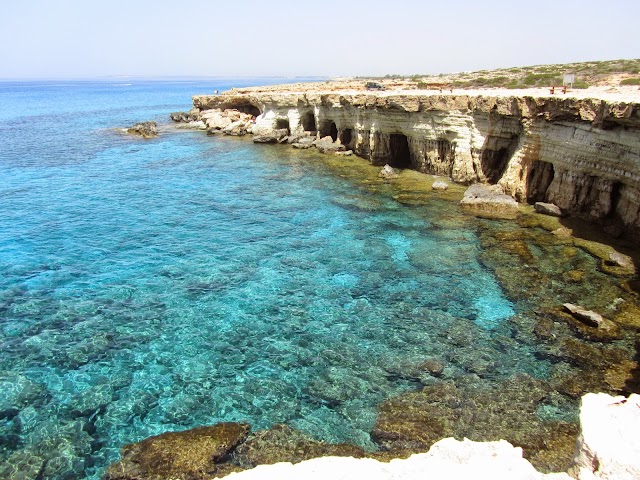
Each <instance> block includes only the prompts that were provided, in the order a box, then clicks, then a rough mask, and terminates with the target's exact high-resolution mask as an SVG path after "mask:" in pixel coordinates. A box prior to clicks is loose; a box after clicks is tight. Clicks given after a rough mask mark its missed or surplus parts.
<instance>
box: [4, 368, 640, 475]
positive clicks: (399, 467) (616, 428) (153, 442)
mask: <svg viewBox="0 0 640 480" xmlns="http://www.w3.org/2000/svg"><path fill="white" fill-rule="evenodd" d="M436 363H437V362H436ZM433 367H434V368H437V369H440V366H437V365H435V364H434V365H433ZM523 380H524V382H525V383H526V384H527V385H528V387H530V388H528V389H527V390H520V389H519V388H517V386H516V390H510V391H509V394H510V395H506V394H504V393H503V394H502V395H498V397H500V398H503V404H504V405H507V404H509V402H510V401H511V400H512V399H513V398H514V396H513V395H512V394H513V393H516V395H515V397H518V398H515V400H516V402H517V401H518V400H522V399H523V398H524V396H526V395H527V394H528V392H529V391H530V390H531V389H533V390H539V389H540V382H537V385H536V381H533V383H532V381H531V380H527V379H523ZM514 386H515V385H514ZM472 391H473V389H472ZM518 392H520V393H518ZM437 393H438V398H437V401H438V402H445V403H447V404H451V405H449V406H446V407H444V410H442V407H438V406H437V405H436V404H434V403H433V402H429V401H426V402H425V401H421V402H420V403H419V405H420V408H419V409H416V410H415V411H412V410H411V409H410V410H409V411H407V413H406V415H408V416H409V417H411V418H413V419H416V418H418V417H422V418H423V419H424V420H421V421H420V423H421V424H422V425H423V427H426V428H423V429H422V430H420V431H419V430H416V431H415V432H413V433H411V432H410V431H409V430H407V429H406V428H405V427H401V430H398V431H392V430H393V428H392V430H389V431H388V432H387V433H388V434H389V436H388V437H387V440H389V441H390V442H404V443H406V442H409V443H413V444H414V445H413V447H414V448H423V449H424V450H427V449H428V452H427V453H419V454H414V455H411V456H410V457H409V458H407V459H404V460H401V459H391V461H390V462H389V463H383V462H380V461H378V460H377V459H374V458H363V457H364V456H365V452H364V451H363V450H362V449H360V448H359V447H356V446H354V445H346V444H341V445H332V444H326V443H324V442H320V441H317V440H314V439H313V438H311V437H309V436H308V435H305V434H303V433H301V432H299V431H296V430H294V429H292V428H290V427H288V426H286V425H275V426H273V427H272V428H270V429H268V430H263V431H258V432H255V433H253V434H251V435H249V434H248V433H249V426H248V425H245V424H238V423H221V424H217V425H213V426H210V427H198V428H194V429H192V430H187V431H184V432H172V433H165V434H162V435H158V436H155V437H150V438H148V439H146V440H143V441H142V442H139V443H135V444H131V445H126V446H125V447H124V448H123V449H122V460H121V461H120V462H117V463H114V464H113V465H111V467H109V469H108V471H107V473H106V475H105V477H104V478H105V480H138V479H139V480H154V479H157V480H160V479H167V478H172V479H184V480H187V479H189V480H206V479H208V480H211V479H213V478H223V477H224V478H229V479H231V480H236V479H237V480H244V479H247V480H268V479H272V478H273V479H278V480H286V479H288V478H291V479H298V478H305V479H314V478H317V479H322V480H325V479H327V478H344V479H351V478H369V479H381V480H382V479H385V480H386V479H389V480H391V479H396V478H402V479H403V480H412V479H416V480H418V479H423V478H427V476H428V478H433V479H443V480H448V479H451V478H454V479H456V478H461V479H462V478H464V479H467V478H481V479H484V478H497V479H505V480H506V479H509V480H513V479H523V480H524V479H526V480H534V479H539V480H543V479H557V480H570V479H571V477H570V476H569V475H567V474H566V473H550V474H543V473H540V472H538V471H536V469H535V468H534V467H533V466H532V464H531V463H529V461H528V460H525V459H524V458H523V450H522V448H520V447H514V446H513V445H512V444H511V443H509V442H508V441H506V440H498V441H486V442H476V441H471V440H469V439H467V438H464V440H463V441H459V440H456V439H454V438H444V439H442V436H443V434H447V433H448V434H451V433H453V432H452V431H451V427H452V426H453V424H454V423H459V424H460V425H462V424H468V427H469V428H470V431H471V432H475V433H474V435H478V433H477V432H476V430H477V429H476V427H477V426H479V427H480V429H481V430H482V429H484V430H486V432H485V433H484V434H480V435H481V436H483V435H485V434H488V435H489V436H490V437H491V436H493V437H494V438H500V436H501V435H502V434H504V433H507V434H508V432H509V430H510V428H511V426H512V425H511V424H512V423H514V422H515V423H518V422H519V423H522V424H525V423H530V418H529V419H528V418H527V417H532V416H535V415H536V411H537V408H535V405H534V404H531V405H529V407H533V408H528V407H527V406H526V405H525V404H520V405H518V404H516V405H514V406H513V407H511V406H510V408H511V409H512V410H513V413H512V416H509V417H508V418H505V417H502V418H501V417H500V415H501V414H502V413H503V412H504V409H503V408H495V407H491V406H489V405H488V404H487V408H486V411H484V412H481V414H480V415H477V416H474V415H473V412H471V413H472V415H471V416H470V417H469V418H466V417H468V416H469V415H468V412H467V411H466V408H460V404H459V402H456V401H454V398H453V397H451V395H450V393H451V392H449V394H447V392H446V391H439V392H437ZM443 393H444V395H442V394H443ZM491 397H493V398H497V397H496V395H495V394H493V395H491ZM461 398H467V395H464V396H463V397H461ZM468 402H471V403H469V405H466V406H473V405H476V404H478V405H480V406H481V407H482V404H483V403H485V402H483V401H482V400H481V398H480V397H477V396H476V398H469V400H468ZM534 403H535V402H534ZM466 406H465V407H466ZM523 406H525V408H524V410H523V409H522V407H523ZM425 407H426V411H423V409H424V408H425ZM474 408H475V409H478V407H477V406H475V407H474ZM482 408H484V407H482ZM439 409H440V410H439ZM447 409H449V410H450V412H449V414H447V412H446V410H447ZM454 411H455V412H454ZM519 412H520V413H519ZM443 413H444V414H443ZM478 413H480V412H478ZM383 414H384V412H383ZM451 415H453V416H454V417H456V416H457V417H458V418H457V419H455V418H453V417H452V416H451ZM452 420H453V422H452ZM471 422H472V423H473V424H472V423H471ZM410 423H411V422H410ZM580 423H581V427H582V430H581V433H580V435H579V436H578V439H577V440H575V438H576V437H575V435H573V441H572V442H571V445H570V446H571V447H573V448H574V452H575V453H574V456H573V463H572V464H571V465H570V468H569V472H570V473H571V474H572V475H573V477H574V478H577V479H578V480H614V479H615V480H632V479H637V478H640V455H638V452H640V437H639V436H638V434H637V432H638V431H640V395H635V394H633V395H631V396H630V397H629V398H625V397H622V396H619V397H612V396H610V395H607V394H587V395H585V396H584V397H583V399H582V406H581V409H580ZM445 424H447V425H448V426H446V427H445ZM379 425H380V424H379ZM393 425H394V424H392V423H388V424H387V427H393ZM558 425H560V424H558ZM433 426H436V428H433ZM556 427H557V426H556ZM556 427H554V426H550V428H549V429H548V431H547V434H548V435H547V437H546V438H545V439H542V438H541V439H539V441H540V442H541V444H544V446H545V448H546V449H547V450H548V451H549V452H551V453H555V452H554V450H555V449H557V448H558V446H559V445H560V444H559V443H558V442H557V441H556V440H554V439H553V438H551V436H550V434H553V435H555V436H556V437H557V436H558V435H559V432H558V431H557V428H556ZM460 432H461V431H458V430H456V435H459V436H460V437H461V438H462V437H465V435H464V434H460ZM407 434H408V436H407ZM378 435H379V433H378ZM437 438H441V439H440V440H437ZM436 440H437V441H436ZM522 441H523V438H516V439H515V442H517V443H522ZM524 443H525V444H527V443H528V442H527V441H524ZM562 443H564V442H562ZM381 445H382V446H384V443H382V444H381ZM407 446H408V445H407ZM405 447H406V446H405ZM562 448H564V447H562ZM410 451H411V450H410V449H409V450H407V448H404V449H400V450H392V451H391V452H387V453H391V454H393V452H396V453H400V454H404V455H405V456H406V455H407V452H410ZM414 451H415V450H414ZM370 455H372V456H374V457H376V458H378V459H383V460H388V459H389V455H388V454H387V455H385V452H376V453H373V454H370ZM314 457H322V458H314ZM539 460H540V459H538V461H539ZM532 461H533V460H532ZM289 462H291V463H289ZM298 462H299V463H298ZM20 465H21V468H22V467H24V468H25V469H26V468H29V467H28V465H27V464H26V463H24V464H20ZM34 468H40V467H38V465H35V467H34ZM245 469H250V470H246V471H242V470H245ZM15 472H16V474H17V475H19V472H18V471H17V470H16V471H15ZM12 478H13V477H12ZM15 478H18V477H15ZM20 478H22V477H20Z"/></svg>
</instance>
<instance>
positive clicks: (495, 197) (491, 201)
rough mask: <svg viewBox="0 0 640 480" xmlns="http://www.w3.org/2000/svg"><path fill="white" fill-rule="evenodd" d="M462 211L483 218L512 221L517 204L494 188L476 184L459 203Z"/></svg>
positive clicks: (516, 212)
mask: <svg viewBox="0 0 640 480" xmlns="http://www.w3.org/2000/svg"><path fill="white" fill-rule="evenodd" d="M460 205H461V206H462V209H463V210H465V211H466V212H468V213H471V214H473V215H476V216H478V217H483V218H496V219H514V218H516V216H517V215H518V202H516V201H515V200H514V199H513V198H511V197H510V196H509V195H505V194H504V193H502V192H501V190H498V189H496V188H495V186H494V187H489V186H487V185H481V184H479V183H476V184H474V185H471V186H470V187H469V188H468V189H467V191H466V192H464V197H463V198H462V200H461V201H460Z"/></svg>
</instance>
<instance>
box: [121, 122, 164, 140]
mask: <svg viewBox="0 0 640 480" xmlns="http://www.w3.org/2000/svg"><path fill="white" fill-rule="evenodd" d="M127 133H129V134H132V135H140V136H141V137H142V138H151V137H155V136H156V135H158V124H157V123H156V122H140V123H136V124H135V125H133V126H131V127H129V128H127Z"/></svg>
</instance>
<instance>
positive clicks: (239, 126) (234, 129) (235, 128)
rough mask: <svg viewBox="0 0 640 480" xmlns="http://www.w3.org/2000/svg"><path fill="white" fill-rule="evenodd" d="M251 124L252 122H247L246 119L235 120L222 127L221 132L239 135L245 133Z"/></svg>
mask: <svg viewBox="0 0 640 480" xmlns="http://www.w3.org/2000/svg"><path fill="white" fill-rule="evenodd" d="M251 124H252V122H248V121H246V120H237V121H235V122H232V123H230V124H229V125H227V126H226V127H225V128H223V129H222V133H224V134H225V135H233V136H236V137H241V136H243V135H246V134H247V130H248V129H249V128H250V127H251Z"/></svg>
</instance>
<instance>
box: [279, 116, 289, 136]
mask: <svg viewBox="0 0 640 480" xmlns="http://www.w3.org/2000/svg"><path fill="white" fill-rule="evenodd" d="M276 129H277V130H284V129H286V130H287V133H291V130H290V125H289V119H288V118H278V119H277V120H276Z"/></svg>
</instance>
